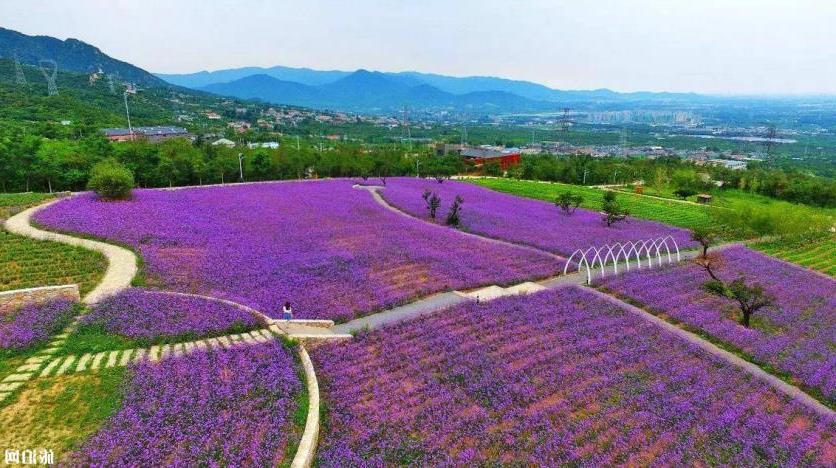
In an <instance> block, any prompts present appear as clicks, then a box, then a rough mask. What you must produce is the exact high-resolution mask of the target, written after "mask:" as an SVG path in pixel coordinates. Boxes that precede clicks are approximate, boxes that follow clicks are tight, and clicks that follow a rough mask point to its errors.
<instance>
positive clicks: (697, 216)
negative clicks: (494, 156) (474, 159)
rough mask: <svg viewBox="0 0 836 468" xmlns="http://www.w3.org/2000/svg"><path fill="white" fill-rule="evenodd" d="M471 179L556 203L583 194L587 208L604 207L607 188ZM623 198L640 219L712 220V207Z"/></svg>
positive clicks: (689, 225)
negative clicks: (568, 195) (561, 197)
mask: <svg viewBox="0 0 836 468" xmlns="http://www.w3.org/2000/svg"><path fill="white" fill-rule="evenodd" d="M468 181H469V182H473V183H476V184H479V185H481V186H483V187H487V188H490V189H493V190H497V191H499V192H506V193H511V194H514V195H520V196H523V197H528V198H537V199H540V200H545V201H548V202H554V200H555V198H557V196H558V195H560V194H561V193H563V192H566V191H569V192H572V193H574V194H578V195H581V196H583V203H582V204H581V206H582V207H584V208H589V209H592V210H599V209H601V202H602V200H603V196H604V191H603V190H600V189H596V188H590V187H583V186H579V185H569V184H561V183H557V182H537V181H528V180H513V179H469V180H468ZM619 200H620V201H621V203H622V204H623V206H624V207H625V208H627V209H628V210H629V211H630V215H631V216H635V217H636V218H643V219H650V220H653V221H659V222H662V223H666V224H670V225H673V226H679V227H684V228H693V227H696V226H704V225H707V224H708V223H709V221H710V217H709V211H710V210H711V209H712V208H710V207H705V206H698V205H692V204H688V203H681V202H678V201H675V200H670V201H668V200H659V199H657V198H652V197H646V196H642V195H637V194H632V193H620V194H619Z"/></svg>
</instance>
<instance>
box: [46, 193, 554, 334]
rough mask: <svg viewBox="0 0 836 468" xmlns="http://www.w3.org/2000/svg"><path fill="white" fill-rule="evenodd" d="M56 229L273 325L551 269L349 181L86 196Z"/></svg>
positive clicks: (542, 260) (53, 214)
mask: <svg viewBox="0 0 836 468" xmlns="http://www.w3.org/2000/svg"><path fill="white" fill-rule="evenodd" d="M36 220H37V221H38V222H39V223H41V224H43V225H45V226H47V227H49V228H52V229H58V230H63V231H72V232H80V233H84V234H90V235H93V236H97V237H101V238H105V239H109V240H113V241H119V242H123V243H126V244H128V245H131V246H133V247H135V248H136V249H137V250H138V251H139V252H140V253H141V255H142V257H143V259H144V260H145V269H146V272H147V275H148V276H149V283H150V284H151V286H158V287H164V288H166V289H173V290H177V291H184V292H200V293H202V294H207V295H212V296H218V297H223V298H226V299H231V300H233V301H236V302H241V303H244V304H246V305H249V306H252V307H254V308H256V309H259V310H262V311H264V312H265V313H268V314H274V315H276V314H278V312H279V308H280V307H281V304H283V303H284V302H285V301H290V302H291V303H293V305H294V309H295V313H296V316H297V317H300V318H330V319H336V320H347V319H350V318H352V317H355V316H357V315H364V314H366V313H368V312H371V311H373V310H376V309H380V308H384V307H387V306H392V305H396V304H399V303H402V302H405V301H408V300H409V299H411V298H414V297H420V296H425V295H428V294H430V293H434V292H439V291H443V290H447V289H459V288H470V287H475V286H479V285H485V284H492V283H500V284H507V283H513V282H519V281H522V280H527V279H531V278H537V277H546V276H550V275H553V274H555V273H557V272H558V271H559V270H560V268H561V267H562V265H559V264H557V262H555V261H554V259H553V258H551V257H549V256H547V255H540V254H538V253H536V252H531V251H528V250H524V249H516V248H513V247H505V246H499V245H496V244H492V243H489V242H483V241H480V240H478V239H472V238H469V237H466V236H462V235H460V234H459V233H457V232H456V231H455V230H452V229H446V228H440V227H434V226H429V225H427V224H426V223H423V222H420V221H418V220H410V219H408V218H405V217H403V216H400V215H398V214H396V213H392V212H390V211H388V210H386V209H385V208H383V207H381V206H379V205H378V204H377V203H376V202H375V201H374V200H373V199H372V197H371V196H370V195H369V194H368V193H366V192H365V191H360V190H355V189H352V188H351V181H348V180H330V181H317V182H295V183H274V184H257V185H242V186H227V187H212V188H208V187H207V188H197V189H185V190H176V191H166V190H135V191H134V197H133V200H131V201H127V202H109V203H107V202H99V201H97V200H96V199H95V197H94V196H93V195H92V194H84V195H81V196H77V197H73V198H70V199H67V200H64V201H61V202H58V203H56V204H54V205H52V206H50V207H48V208H46V209H45V210H43V211H42V212H39V213H38V214H37V215H36Z"/></svg>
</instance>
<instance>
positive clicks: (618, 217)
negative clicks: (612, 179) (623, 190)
mask: <svg viewBox="0 0 836 468" xmlns="http://www.w3.org/2000/svg"><path fill="white" fill-rule="evenodd" d="M601 208H602V211H603V213H604V222H605V223H607V227H611V226H612V225H613V224H615V223H617V222H619V221H624V220H625V219H627V215H628V214H629V212H628V211H627V210H625V209H624V208H622V207H621V204H620V203H618V200H616V198H615V192H613V191H612V190H607V191H606V192H604V202H603V204H602V205H601Z"/></svg>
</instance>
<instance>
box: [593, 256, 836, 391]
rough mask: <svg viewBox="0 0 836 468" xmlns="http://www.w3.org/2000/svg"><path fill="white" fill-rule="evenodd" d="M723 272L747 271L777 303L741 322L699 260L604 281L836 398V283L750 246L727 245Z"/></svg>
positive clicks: (727, 275) (733, 275)
mask: <svg viewBox="0 0 836 468" xmlns="http://www.w3.org/2000/svg"><path fill="white" fill-rule="evenodd" d="M721 252H722V256H723V259H724V263H723V266H722V267H721V268H720V269H719V270H718V276H719V277H720V278H721V279H723V280H724V281H731V280H734V279H736V278H737V277H739V276H740V275H741V274H742V275H744V276H745V278H746V279H747V281H748V282H750V283H760V284H761V285H762V286H763V287H764V289H765V290H766V291H767V292H769V293H771V294H773V295H774V296H775V298H776V299H777V303H778V307H777V308H768V309H764V310H762V311H760V312H758V313H757V314H756V315H754V316H753V319H752V320H753V323H752V327H751V328H745V327H743V326H742V325H739V324H738V322H737V320H738V316H737V313H738V312H737V309H736V307H735V306H734V303H733V302H732V301H731V300H729V299H724V298H718V297H716V296H713V295H711V294H709V293H708V292H706V291H704V290H702V289H701V288H700V285H701V284H703V283H704V282H706V281H708V280H709V279H710V278H709V276H708V274H707V273H706V272H705V270H703V269H702V268H701V267H699V266H697V265H693V264H691V265H688V266H680V267H666V268H662V269H654V270H643V271H640V272H633V273H628V274H626V275H622V276H619V277H611V278H608V279H605V280H604V281H603V283H602V285H603V286H604V287H606V288H607V289H609V290H612V291H614V292H615V293H617V294H620V295H623V296H626V297H629V298H631V299H633V300H636V301H639V302H641V303H643V304H645V305H646V306H647V307H648V308H649V309H651V310H653V311H655V312H657V313H661V314H665V315H669V316H671V317H673V318H675V319H676V320H680V321H682V322H684V323H686V324H688V325H690V326H692V327H696V328H699V329H701V330H703V331H705V332H706V333H708V334H709V335H711V336H713V337H715V338H717V339H719V340H721V341H723V342H725V343H728V344H730V345H733V346H734V347H736V348H739V349H741V350H743V351H745V352H746V353H748V354H749V355H751V356H753V357H754V358H755V359H757V360H758V361H760V362H763V363H767V364H769V365H771V366H774V367H776V368H777V369H779V370H781V371H783V372H786V373H788V374H790V375H792V376H793V377H795V379H796V380H797V381H798V382H800V383H803V384H804V385H806V386H808V387H811V388H814V389H816V390H818V391H820V392H821V393H822V394H823V395H824V396H825V398H827V399H829V400H830V401H834V400H836V347H835V346H836V282H834V281H833V280H832V279H830V278H827V277H825V276H823V275H819V274H816V273H813V272H811V271H809V270H806V269H804V268H801V267H798V266H794V265H790V264H788V263H785V262H782V261H780V260H776V259H774V258H772V257H769V256H766V255H764V254H761V253H757V252H754V251H752V250H749V249H747V248H746V247H743V246H733V247H730V248H727V249H723V250H722V251H721Z"/></svg>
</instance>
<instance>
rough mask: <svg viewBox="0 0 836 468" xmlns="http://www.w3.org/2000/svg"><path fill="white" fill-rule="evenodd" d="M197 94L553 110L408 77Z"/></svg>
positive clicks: (341, 104)
mask: <svg viewBox="0 0 836 468" xmlns="http://www.w3.org/2000/svg"><path fill="white" fill-rule="evenodd" d="M198 89H200V90H203V91H208V92H211V93H216V94H223V95H227V96H234V97H238V98H250V99H251V98H257V99H261V100H263V101H267V102H273V103H277V104H290V105H300V106H308V107H314V108H324V109H342V110H350V111H355V112H372V111H393V110H396V109H399V108H401V107H402V106H404V105H407V106H410V107H412V108H424V109H427V108H434V109H458V110H472V111H481V112H489V113H493V112H510V111H522V110H535V109H540V110H542V109H549V108H555V104H554V103H546V102H542V101H533V100H530V99H526V98H524V97H521V96H518V95H516V94H511V93H507V92H505V91H478V92H469V93H465V94H453V93H448V92H446V91H443V90H441V89H438V88H436V87H434V86H431V85H429V84H426V83H423V82H421V81H420V80H416V79H413V78H410V77H408V76H398V75H391V74H387V73H381V72H371V71H367V70H358V71H356V72H354V73H350V74H348V75H346V76H344V77H342V78H340V79H338V80H336V81H333V82H330V83H325V84H321V85H318V86H311V85H307V84H301V83H296V82H292V81H285V80H279V79H276V78H274V77H272V76H267V75H265V74H259V75H252V76H247V77H244V78H240V79H237V80H234V81H230V82H228V83H213V84H210V85H207V86H203V87H199V88H198Z"/></svg>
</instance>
